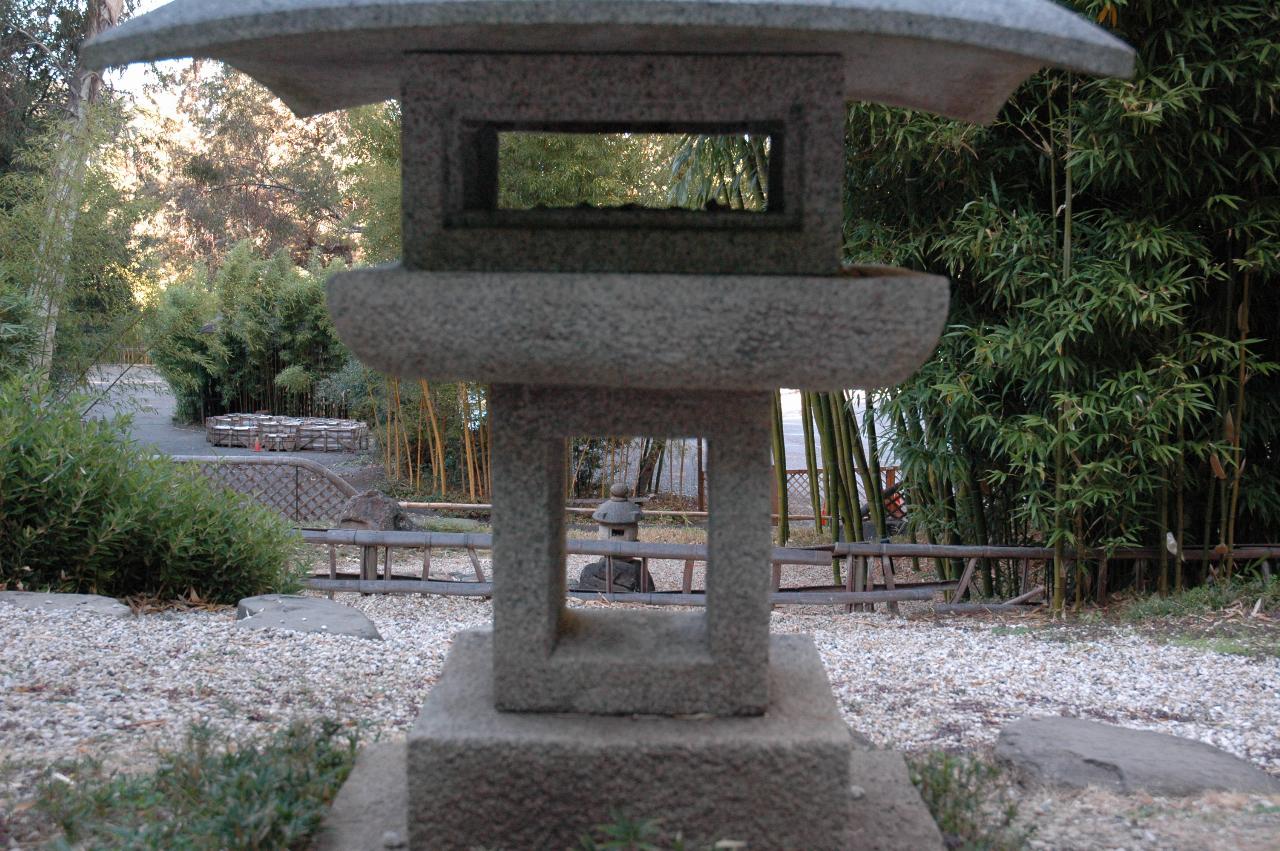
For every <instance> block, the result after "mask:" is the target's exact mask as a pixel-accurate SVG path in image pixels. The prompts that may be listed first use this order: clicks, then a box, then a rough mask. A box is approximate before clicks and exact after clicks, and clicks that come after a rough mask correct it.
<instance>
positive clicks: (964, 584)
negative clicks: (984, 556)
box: [951, 558, 978, 603]
mask: <svg viewBox="0 0 1280 851" xmlns="http://www.w3.org/2000/svg"><path fill="white" fill-rule="evenodd" d="M977 566H978V560H977V559H976V558H971V559H969V563H968V564H967V565H966V566H965V569H964V573H962V574H960V581H959V582H958V583H957V584H956V590H955V591H953V592H952V594H951V602H953V603H958V602H960V601H961V600H962V599H963V598H964V592H965V591H968V590H969V582H970V581H972V579H973V571H974V570H975V569H976V568H977Z"/></svg>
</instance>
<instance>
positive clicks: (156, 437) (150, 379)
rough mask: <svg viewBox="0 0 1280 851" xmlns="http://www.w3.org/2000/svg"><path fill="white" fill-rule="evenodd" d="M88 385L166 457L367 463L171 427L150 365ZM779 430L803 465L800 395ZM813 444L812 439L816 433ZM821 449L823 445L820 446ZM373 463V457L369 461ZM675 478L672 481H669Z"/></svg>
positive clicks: (164, 390) (170, 401) (795, 462)
mask: <svg viewBox="0 0 1280 851" xmlns="http://www.w3.org/2000/svg"><path fill="white" fill-rule="evenodd" d="M90 382H91V386H92V387H93V389H94V391H95V392H97V393H103V394H104V396H103V399H102V401H100V402H98V403H97V405H96V406H95V408H94V409H93V411H92V414H93V415H95V416H108V415H110V414H112V413H130V414H132V415H133V428H132V430H131V433H132V435H133V438H134V439H135V440H137V441H138V442H139V443H142V444H145V445H148V446H151V447H153V448H154V449H155V451H156V452H157V453H161V454H164V455H254V454H269V455H271V456H281V455H296V456H298V457H300V458H309V459H311V460H312V461H316V462H318V463H320V464H323V465H325V466H326V467H337V468H351V467H353V466H360V465H363V464H368V463H369V460H370V456H367V455H361V454H357V453H350V452H272V453H255V452H254V451H253V450H251V449H243V448H238V447H227V446H213V445H211V444H209V443H206V442H205V439H204V429H203V428H202V427H200V426H183V425H175V424H174V422H173V413H174V408H175V400H174V398H173V394H172V393H171V392H170V390H169V386H168V385H167V384H165V382H164V380H163V379H162V378H160V376H159V375H158V374H157V373H156V371H155V369H154V368H152V367H149V366H134V367H128V368H126V367H122V366H109V365H108V366H99V367H96V368H95V371H94V373H93V374H91V376H90ZM782 429H783V435H784V439H785V443H786V453H787V468H788V469H792V470H802V469H804V467H805V457H804V427H803V425H802V423H801V417H800V394H799V393H797V392H795V391H792V390H787V391H783V394H782ZM815 441H816V435H815ZM818 447H819V450H820V449H821V443H820V442H819V443H818ZM696 459H697V454H696V453H695V452H694V450H693V447H692V445H690V448H689V451H688V452H687V453H686V456H685V475H684V489H685V491H686V493H687V494H688V495H690V496H692V495H693V494H696V493H697V487H698V486H697V477H696V476H697V474H696V465H697V460H696ZM373 461H374V463H376V461H377V459H376V457H375V458H373ZM673 479H674V481H673ZM678 481H679V476H678V474H677V475H676V476H674V477H672V476H671V475H670V473H669V472H664V474H663V487H664V488H665V487H668V486H670V485H671V484H675V483H676V482H678Z"/></svg>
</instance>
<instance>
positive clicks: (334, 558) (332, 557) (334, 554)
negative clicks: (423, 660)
mask: <svg viewBox="0 0 1280 851" xmlns="http://www.w3.org/2000/svg"><path fill="white" fill-rule="evenodd" d="M329 578H330V579H337V578H338V548H337V547H336V546H335V545H333V544H330V545H329ZM327 596H328V597H329V599H330V600H332V599H333V592H332V591H330V592H329V593H328V595H327Z"/></svg>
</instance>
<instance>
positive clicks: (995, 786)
mask: <svg viewBox="0 0 1280 851" xmlns="http://www.w3.org/2000/svg"><path fill="white" fill-rule="evenodd" d="M908 764H909V766H910V769H911V782H912V783H914V784H915V785H916V788H917V789H919V790H920V797H921V798H922V799H923V800H924V803H925V806H927V807H928V808H929V812H930V814H932V815H933V820H934V821H936V822H937V823H938V829H939V830H941V831H942V836H943V838H944V839H945V840H946V843H947V847H948V848H960V849H968V851H1004V849H1010V851H1011V849H1014V848H1022V847H1025V842H1026V839H1027V836H1026V835H1025V833H1023V832H1020V831H1018V830H1017V829H1016V828H1015V827H1014V820H1015V819H1016V818H1017V815H1018V810H1017V806H1016V805H1015V804H1014V803H1012V801H1011V800H1009V799H1008V797H1007V795H1006V793H1005V789H1004V785H1003V783H1002V777H1001V771H1000V769H999V768H997V767H996V766H994V765H991V764H990V763H987V762H984V761H982V760H981V759H978V758H976V757H972V756H967V755H957V754H950V753H946V752H944V751H934V752H931V753H927V754H923V755H921V756H919V757H916V758H912V759H910V760H908Z"/></svg>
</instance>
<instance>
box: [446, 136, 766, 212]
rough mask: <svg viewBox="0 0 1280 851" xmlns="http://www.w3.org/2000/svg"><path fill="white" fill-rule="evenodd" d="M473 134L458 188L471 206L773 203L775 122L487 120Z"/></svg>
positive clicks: (651, 207)
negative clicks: (590, 124)
mask: <svg viewBox="0 0 1280 851" xmlns="http://www.w3.org/2000/svg"><path fill="white" fill-rule="evenodd" d="M473 138H474V139H475V142H476V144H475V145H474V147H473V152H474V155H475V156H476V158H477V160H476V163H475V164H476V165H477V166H479V167H478V168H477V169H475V170H473V171H472V174H471V177H472V180H473V185H472V186H471V187H470V191H469V192H468V193H467V195H468V198H469V203H468V207H470V208H471V209H486V208H487V209H497V210H511V211H530V210H576V211H583V210H587V211H608V212H618V213H624V212H634V211H686V212H689V211H696V212H700V213H710V214H718V215H741V214H744V213H766V212H779V211H780V210H781V197H782V192H781V185H780V184H781V170H780V168H779V167H778V166H779V163H780V160H781V156H780V153H781V135H780V133H779V132H778V131H777V128H772V129H770V128H763V127H761V128H756V129H754V130H741V131H735V132H725V131H723V130H722V129H718V128H717V129H714V130H708V131H707V132H702V128H700V129H694V130H682V131H681V132H669V131H667V130H666V129H664V131H663V132H631V131H618V132H593V131H579V130H570V131H562V130H558V129H534V130H529V129H502V128H499V127H496V126H493V125H487V126H484V127H480V128H477V129H476V131H475V136H474V137H473ZM485 160H488V161H489V164H488V165H487V166H486V165H485V164H484V161H485ZM495 160H496V167H495V166H494V165H493V163H494V161H495ZM486 175H491V176H492V178H491V180H492V182H490V180H486V179H485V176H486ZM493 178H496V180H494V179H493ZM485 184H488V185H485ZM495 203H496V207H495V206H494V204H495Z"/></svg>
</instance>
